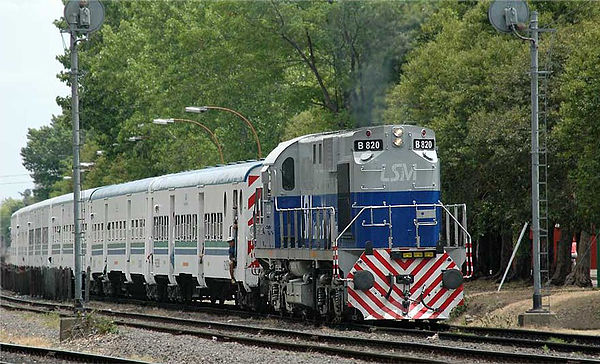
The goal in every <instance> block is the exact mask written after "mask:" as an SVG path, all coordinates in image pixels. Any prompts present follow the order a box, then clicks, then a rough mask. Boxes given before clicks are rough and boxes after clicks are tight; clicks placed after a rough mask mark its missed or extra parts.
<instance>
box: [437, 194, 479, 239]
mask: <svg viewBox="0 0 600 364" xmlns="http://www.w3.org/2000/svg"><path fill="white" fill-rule="evenodd" d="M438 203H439V204H440V207H441V208H443V209H444V210H445V211H446V213H448V215H450V216H451V217H452V219H453V220H454V222H455V223H456V224H457V225H458V226H459V227H460V229H461V230H462V231H464V233H465V234H466V235H467V237H468V242H469V243H471V242H472V239H471V234H469V232H468V231H467V229H465V227H464V226H463V225H462V224H461V223H460V222H459V221H458V220H457V219H456V217H454V215H452V213H451V212H450V210H448V209H447V208H446V206H445V205H444V204H443V203H442V201H440V200H438ZM456 206H465V204H458V205H456Z"/></svg>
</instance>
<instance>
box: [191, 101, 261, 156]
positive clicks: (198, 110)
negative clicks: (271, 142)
mask: <svg viewBox="0 0 600 364" xmlns="http://www.w3.org/2000/svg"><path fill="white" fill-rule="evenodd" d="M208 110H221V111H227V112H229V113H232V114H234V115H235V116H237V117H239V118H240V119H242V120H243V121H244V122H245V123H246V125H248V127H249V128H250V130H251V131H252V135H253V136H254V140H255V141H256V146H257V148H258V159H261V158H262V150H261V148H260V140H259V139H258V134H257V133H256V129H254V126H253V125H252V123H251V122H250V120H248V119H247V118H246V117H245V116H244V115H242V114H240V113H239V112H237V111H235V110H232V109H228V108H226V107H221V106H187V107H186V108H185V112H192V113H196V114H201V113H203V112H206V111H208Z"/></svg>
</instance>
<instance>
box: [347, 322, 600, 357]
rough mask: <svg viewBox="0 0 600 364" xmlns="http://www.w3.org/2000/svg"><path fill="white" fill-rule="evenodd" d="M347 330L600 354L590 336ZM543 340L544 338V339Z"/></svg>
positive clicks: (367, 327) (371, 328) (358, 326)
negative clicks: (434, 336)
mask: <svg viewBox="0 0 600 364" xmlns="http://www.w3.org/2000/svg"><path fill="white" fill-rule="evenodd" d="M346 326H347V327H348V328H350V329H354V330H360V331H368V332H377V331H379V332H382V333H387V334H392V335H393V334H399V335H414V336H424V337H431V336H433V335H437V337H438V338H439V339H441V340H454V341H462V342H473V343H482V342H486V343H490V344H498V345H512V346H516V347H530V348H538V349H542V348H546V349H548V350H556V351H561V352H580V353H587V354H596V355H599V354H600V337H598V336H591V335H589V336H588V335H569V334H559V333H550V332H541V333H542V335H540V336H536V334H537V333H540V332H538V331H534V330H520V331H523V332H524V334H528V333H531V334H528V335H521V337H514V336H510V333H509V332H505V333H504V335H497V334H496V335H495V336H490V333H489V332H488V331H487V330H486V329H487V328H479V327H476V328H474V329H482V330H481V331H477V330H473V331H472V333H468V331H466V332H463V331H452V330H448V331H446V330H427V329H420V328H400V327H379V326H372V325H361V324H349V325H346ZM469 329H470V328H469ZM499 330H502V329H499ZM509 331H510V330H509ZM500 332H501V331H498V333H500ZM540 337H544V338H543V339H542V338H540ZM585 343H587V344H585Z"/></svg>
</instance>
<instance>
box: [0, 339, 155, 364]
mask: <svg viewBox="0 0 600 364" xmlns="http://www.w3.org/2000/svg"><path fill="white" fill-rule="evenodd" d="M0 351H2V352H10V353H22V354H26V355H29V356H31V355H34V356H50V357H51V358H52V359H63V360H68V361H71V362H77V363H136V364H140V363H142V364H146V363H148V362H145V361H139V360H133V359H127V358H120V357H116V356H106V355H100V354H92V353H82V352H78V351H69V350H60V349H55V348H43V347H39V346H28V345H18V344H10V343H4V342H0Z"/></svg>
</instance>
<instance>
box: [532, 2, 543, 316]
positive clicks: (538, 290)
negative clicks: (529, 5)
mask: <svg viewBox="0 0 600 364" xmlns="http://www.w3.org/2000/svg"><path fill="white" fill-rule="evenodd" d="M529 29H530V30H531V41H530V43H531V222H532V230H533V309H532V310H533V311H542V283H541V280H542V279H541V273H540V189H539V182H540V174H539V172H540V170H539V165H540V154H539V152H540V148H539V144H540V132H539V124H540V123H539V111H538V110H539V108H538V94H539V82H538V80H539V67H538V44H539V32H538V13H537V11H534V12H533V13H532V14H531V21H530V25H529Z"/></svg>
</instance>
